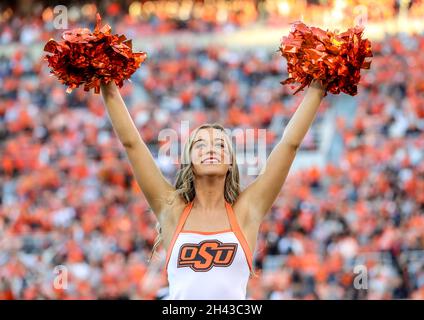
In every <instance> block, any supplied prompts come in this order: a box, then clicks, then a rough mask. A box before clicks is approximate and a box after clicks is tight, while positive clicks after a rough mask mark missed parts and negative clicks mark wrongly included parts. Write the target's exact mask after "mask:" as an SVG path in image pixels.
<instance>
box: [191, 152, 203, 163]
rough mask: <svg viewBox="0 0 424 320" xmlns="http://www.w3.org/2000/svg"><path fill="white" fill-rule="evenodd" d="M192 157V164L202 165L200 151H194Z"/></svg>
mask: <svg viewBox="0 0 424 320" xmlns="http://www.w3.org/2000/svg"><path fill="white" fill-rule="evenodd" d="M190 157H191V162H192V163H193V164H200V161H201V156H200V152H199V151H198V150H193V151H192V152H191V155H190Z"/></svg>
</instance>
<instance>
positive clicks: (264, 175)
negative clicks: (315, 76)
mask: <svg viewBox="0 0 424 320" xmlns="http://www.w3.org/2000/svg"><path fill="white" fill-rule="evenodd" d="M324 94H325V88H324V87H323V86H322V85H321V84H320V83H319V82H318V81H315V80H314V81H313V82H312V83H311V85H310V86H309V87H308V89H307V91H306V94H305V97H304V98H303V100H302V102H301V104H300V105H299V107H298V108H297V110H296V112H295V113H294V115H293V116H292V118H291V119H290V121H289V123H288V124H287V126H286V128H285V129H284V132H283V136H282V137H281V139H280V141H279V142H278V143H277V145H276V146H275V147H274V149H273V150H272V152H271V154H270V155H269V157H268V159H267V162H266V165H265V167H264V168H263V169H262V171H261V173H260V174H259V176H258V177H257V178H256V179H255V180H254V181H253V182H252V183H251V184H250V185H249V186H248V187H247V188H246V189H245V190H244V191H243V192H242V194H241V195H240V198H241V199H245V201H243V202H245V203H246V202H247V206H248V208H249V213H250V214H249V216H250V218H253V219H255V220H257V221H258V222H260V221H262V219H263V217H264V215H265V214H266V213H267V212H268V211H269V210H270V209H271V206H272V204H273V203H274V201H275V199H276V198H277V196H278V194H279V192H280V190H281V188H282V186H283V184H284V181H285V180H286V177H287V175H288V173H289V170H290V167H291V164H292V163H293V160H294V158H295V156H296V153H297V150H298V149H299V146H300V144H301V143H302V140H303V138H304V137H305V135H306V133H307V132H308V130H309V128H310V127H311V125H312V122H313V121H314V119H315V116H316V114H317V111H318V108H319V106H320V103H321V101H322V99H323V97H324ZM241 199H240V200H241ZM249 220H250V219H249Z"/></svg>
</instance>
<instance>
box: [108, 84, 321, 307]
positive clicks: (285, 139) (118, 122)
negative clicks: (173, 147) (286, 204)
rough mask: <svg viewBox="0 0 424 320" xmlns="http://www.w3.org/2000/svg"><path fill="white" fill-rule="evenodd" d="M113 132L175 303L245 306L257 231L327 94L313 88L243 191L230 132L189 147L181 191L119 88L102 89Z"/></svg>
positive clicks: (202, 134)
mask: <svg viewBox="0 0 424 320" xmlns="http://www.w3.org/2000/svg"><path fill="white" fill-rule="evenodd" d="M101 92H102V96H103V100H104V103H105V105H106V108H107V111H108V114H109V117H110V119H111V122H112V125H113V128H114V130H115V132H116V134H117V136H118V138H119V140H120V141H121V143H122V144H123V146H124V148H125V150H126V153H127V155H128V159H129V161H130V163H131V167H132V170H133V173H134V176H135V179H136V181H137V183H138V185H139V186H140V188H141V190H142V192H143V194H144V195H145V197H146V199H147V201H148V203H149V205H150V207H151V209H152V210H153V212H154V214H155V216H156V218H157V220H158V223H159V225H160V229H159V230H160V234H159V237H160V240H161V241H162V243H163V246H164V248H165V249H166V250H167V258H166V265H165V271H166V272H167V277H168V282H169V299H208V300H214V299H237V300H239V299H246V288H247V282H248V280H249V276H250V275H251V274H252V272H253V252H254V250H255V246H256V240H257V235H258V230H259V227H260V225H261V222H262V219H263V218H264V216H265V214H266V213H267V212H268V211H269V210H270V208H271V206H272V204H273V202H274V201H275V199H276V197H277V195H278V193H279V192H280V190H281V188H282V186H283V184H284V181H285V179H286V177H287V174H288V172H289V169H290V166H291V164H292V162H293V160H294V158H295V156H296V152H297V150H298V148H299V145H300V144H301V142H302V140H303V138H304V137H305V135H306V133H307V131H308V129H309V128H310V126H311V124H312V122H313V120H314V118H315V115H316V113H317V110H318V107H319V105H320V102H321V100H322V98H323V97H324V93H325V88H324V87H323V86H322V85H321V84H320V83H319V82H317V81H313V82H312V84H311V86H310V87H309V88H308V89H307V92H306V94H305V96H304V98H303V101H302V103H301V104H300V105H299V107H298V108H297V110H296V112H295V113H294V115H293V117H292V118H291V119H290V122H289V123H288V125H287V127H286V128H285V130H284V133H283V135H282V137H281V140H280V141H279V142H278V144H277V145H276V146H275V148H274V149H273V151H272V152H271V154H270V155H269V157H268V159H267V162H266V166H265V168H264V170H263V172H262V173H261V174H260V175H259V176H258V177H257V178H256V179H255V180H254V181H253V182H252V183H251V184H250V185H249V186H247V187H246V188H245V189H244V190H240V183H239V171H238V167H237V163H236V157H235V154H234V151H233V148H232V146H231V141H230V139H229V137H228V136H227V134H226V133H225V131H224V128H223V127H222V126H220V125H217V124H213V125H211V124H205V125H202V126H200V127H199V128H197V129H196V130H194V131H193V132H192V133H191V135H190V137H189V139H188V142H187V143H186V145H185V148H184V154H183V157H182V158H183V159H182V163H181V168H180V170H179V172H178V173H177V179H176V184H175V186H172V185H171V184H170V183H169V182H168V181H167V180H166V179H165V178H164V176H163V175H162V173H161V172H160V170H159V168H158V167H157V166H156V164H155V161H154V159H153V157H152V155H151V153H150V151H149V149H148V148H147V146H146V144H145V143H144V142H143V139H142V138H141V136H140V134H139V132H138V130H137V128H136V126H135V125H134V123H133V121H132V119H131V117H130V114H129V112H128V111H127V108H126V106H125V104H124V102H123V100H122V98H121V95H120V93H119V90H118V88H117V86H116V85H115V84H114V83H111V84H108V85H105V84H103V85H102V86H101Z"/></svg>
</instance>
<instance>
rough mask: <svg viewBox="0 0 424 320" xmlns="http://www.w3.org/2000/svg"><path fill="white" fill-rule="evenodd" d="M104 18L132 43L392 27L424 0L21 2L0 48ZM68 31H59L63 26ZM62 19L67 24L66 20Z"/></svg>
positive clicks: (12, 8)
mask: <svg viewBox="0 0 424 320" xmlns="http://www.w3.org/2000/svg"><path fill="white" fill-rule="evenodd" d="M96 12H100V13H101V14H102V15H103V16H104V17H107V21H108V23H109V24H111V26H112V27H113V30H115V31H116V32H118V33H125V34H126V35H127V36H128V38H134V37H137V36H140V35H144V36H151V35H158V34H168V33H171V32H184V31H188V32H195V33H203V32H219V33H223V32H231V31H233V30H237V29H239V28H243V27H248V26H252V25H254V24H256V23H261V25H265V26H266V27H283V26H287V25H288V24H289V23H291V22H293V21H295V20H299V19H301V20H302V21H305V22H306V23H307V24H311V25H326V26H327V27H328V26H329V24H330V23H331V24H335V25H338V26H340V25H343V26H346V27H351V26H352V25H355V24H358V23H370V22H382V23H388V22H389V21H392V20H393V19H395V18H397V17H398V16H399V15H403V16H406V17H408V18H411V19H414V18H420V17H422V16H423V15H424V1H423V0H374V1H369V0H325V1H319V0H309V1H307V0H236V1H226V0H209V1H192V0H184V1H169V0H155V1H132V0H121V1H113V0H107V1H101V2H100V1H99V2H98V3H97V5H96V2H85V1H82V2H80V3H73V2H68V1H62V2H61V5H60V6H52V5H51V3H50V2H45V1H28V0H19V1H15V2H8V1H5V2H2V3H1V4H0V45H1V44H10V43H14V42H16V41H19V42H20V43H22V44H25V45H29V44H33V43H38V42H39V41H43V42H45V41H47V40H48V39H49V38H50V37H51V36H54V37H55V38H56V37H58V36H60V34H61V32H62V31H63V30H62V29H63V28H65V29H66V28H67V27H68V28H73V27H82V26H85V27H90V28H93V27H94V24H95V14H96ZM63 14H66V21H67V22H68V25H67V27H63V26H61V27H58V26H55V23H59V24H60V23H61V22H63V19H62V18H64V16H63ZM61 17H62V18H61Z"/></svg>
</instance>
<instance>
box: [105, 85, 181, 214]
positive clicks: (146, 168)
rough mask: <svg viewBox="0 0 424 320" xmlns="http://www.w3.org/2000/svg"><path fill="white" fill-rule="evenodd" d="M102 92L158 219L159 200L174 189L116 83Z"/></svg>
mask: <svg viewBox="0 0 424 320" xmlns="http://www.w3.org/2000/svg"><path fill="white" fill-rule="evenodd" d="M101 93H102V97H103V101H104V103H105V105H106V109H107V112H108V114H109V118H110V120H111V122H112V126H113V128H114V130H115V133H116V134H117V136H118V138H119V140H120V141H121V143H122V145H123V146H124V147H125V151H126V153H127V155H128V158H129V161H130V164H131V167H132V170H133V173H134V176H135V178H136V181H137V183H138V185H139V186H140V188H141V190H142V192H143V194H144V195H145V197H146V200H147V202H148V203H149V205H150V207H151V208H152V210H153V212H154V213H155V214H156V216H157V217H159V215H160V213H161V212H162V209H163V201H161V199H160V197H161V196H163V195H165V194H166V193H167V192H169V191H173V190H174V187H173V186H172V185H171V184H170V183H169V182H168V181H167V180H166V179H165V177H164V176H163V175H162V173H161V172H160V170H159V168H158V167H157V165H156V163H155V161H154V159H153V157H152V155H151V153H150V150H149V149H148V148H147V146H146V144H145V143H144V141H143V139H142V138H141V136H140V133H139V132H138V130H137V127H136V126H135V124H134V122H133V120H132V119H131V116H130V113H129V112H128V110H127V107H126V105H125V103H124V101H123V99H122V97H121V94H120V93H119V90H118V87H117V86H116V85H115V83H114V82H113V81H112V82H111V83H109V84H107V85H106V84H102V85H101Z"/></svg>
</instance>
